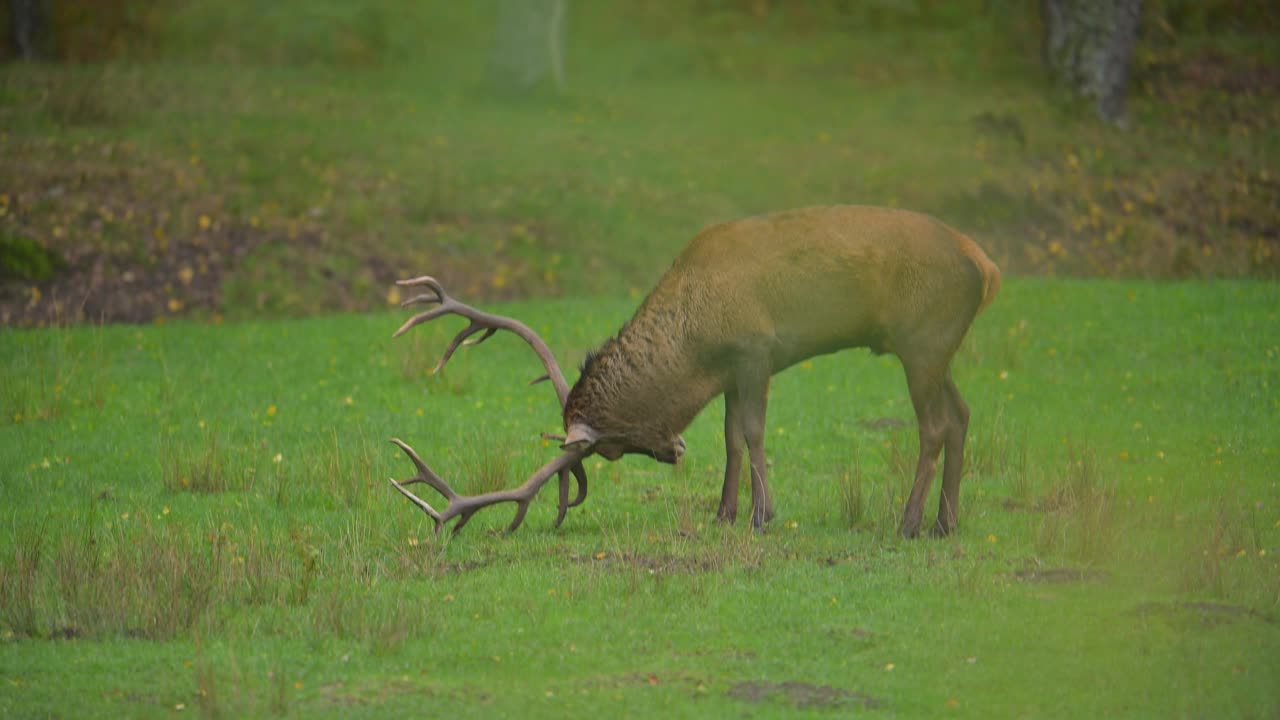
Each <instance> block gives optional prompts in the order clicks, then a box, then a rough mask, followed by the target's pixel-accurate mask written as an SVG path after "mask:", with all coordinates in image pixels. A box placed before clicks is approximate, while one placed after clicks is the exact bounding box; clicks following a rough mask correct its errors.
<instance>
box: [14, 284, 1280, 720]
mask: <svg viewBox="0 0 1280 720" xmlns="http://www.w3.org/2000/svg"><path fill="white" fill-rule="evenodd" d="M423 269H429V268H423ZM631 307H632V303H631V302H630V301H627V300H617V301H613V300H610V301H596V300H593V301H584V300H556V301H541V302H526V303H520V304H514V305H506V306H501V307H500V309H501V310H502V311H503V312H506V313H509V314H511V315H515V316H518V317H521V318H523V319H525V320H526V321H527V322H529V323H530V324H531V326H532V327H534V328H535V329H537V330H538V331H539V332H540V333H542V334H543V336H544V337H545V338H546V339H547V340H548V342H549V343H550V344H551V346H552V348H553V349H554V350H555V351H556V352H557V354H558V355H559V357H560V358H561V359H562V361H563V362H565V363H572V362H573V361H574V360H575V359H576V358H578V357H580V356H581V353H582V352H583V351H585V350H586V349H588V348H590V347H592V346H593V345H594V344H596V343H597V342H599V340H600V339H602V338H603V337H605V336H606V335H607V334H608V333H610V332H612V331H613V330H615V329H616V326H617V325H618V324H620V322H621V321H622V320H623V319H625V317H626V316H627V315H628V314H629V312H630V310H631ZM1278 307H1280V291H1277V288H1276V286H1274V285H1268V284H1261V283H1248V282H1236V283H1217V284H1206V283H1186V284H1152V283H1144V282H1123V283H1118V282H1098V281H1071V280H1020V279H1013V280H1011V281H1010V282H1009V283H1008V285H1007V287H1006V288H1005V290H1004V291H1003V293H1002V294H1001V296H1000V298H999V300H998V302H996V303H995V304H994V305H993V306H992V307H991V309H990V310H989V311H988V312H987V313H986V314H984V315H983V316H982V317H981V318H979V320H978V322H977V323H976V326H975V328H974V331H973V333H972V334H971V337H970V338H969V340H968V341H967V344H966V346H965V348H964V349H963V350H962V352H961V354H960V356H959V357H958V358H957V361H956V376H957V381H958V383H959V384H960V386H961V388H962V390H963V391H964V393H965V395H966V397H967V399H968V401H969V403H970V404H971V406H972V408H973V423H972V427H971V431H970V458H971V461H970V465H969V472H968V473H967V478H966V481H965V484H964V485H963V487H962V508H961V529H960V532H959V534H958V535H957V536H956V537H954V538H953V539H948V540H942V541H929V540H921V541H911V542H908V541H903V540H900V539H899V538H897V536H896V535H895V534H894V530H895V528H896V523H897V520H898V514H899V513H900V512H901V509H902V496H903V494H904V491H905V488H906V483H907V482H908V477H907V476H908V474H909V473H910V465H911V463H912V462H913V460H914V453H915V439H914V420H913V418H912V416H911V409H910V403H909V401H908V399H907V397H906V392H905V384H904V382H903V380H902V378H901V372H900V370H899V369H898V368H897V367H896V366H895V363H894V361H893V360H892V359H891V358H873V357H872V356H870V355H868V354H867V353H865V352H860V353H845V354H841V355H837V356H832V357H826V358H821V359H818V360H815V361H814V362H813V363H812V365H811V366H810V365H802V366H799V367H797V368H794V369H793V370H791V371H789V372H787V373H785V374H783V375H781V376H779V377H778V378H777V379H776V382H775V385H774V388H773V391H772V395H771V398H772V403H771V405H770V422H769V433H770V434H769V443H770V448H769V450H770V459H771V461H772V462H773V472H772V475H771V480H772V487H773V491H774V498H775V505H776V508H777V510H778V512H779V517H778V519H777V520H776V521H775V522H774V523H773V524H772V526H771V527H770V529H769V531H768V532H766V533H764V534H762V535H757V534H753V533H751V532H750V530H749V528H747V527H745V526H737V527H721V526H719V525H716V524H715V523H714V522H713V520H712V518H713V516H714V512H715V507H716V503H717V502H718V498H719V483H720V463H721V462H722V452H723V451H722V447H721V444H720V443H721V441H720V438H719V429H720V427H721V422H720V419H719V417H718V416H719V415H720V413H721V409H720V408H719V407H711V408H708V410H707V411H706V412H705V413H704V414H703V415H702V416H701V417H700V418H699V419H698V420H697V421H696V422H695V424H694V425H693V427H692V428H691V429H690V430H689V431H688V432H687V433H686V438H687V440H688V441H689V446H690V450H689V453H688V454H687V455H686V457H685V459H684V461H683V463H682V465H681V466H680V467H678V468H675V469H671V468H667V467H665V466H660V465H657V464H655V463H646V462H644V461H643V460H639V459H634V458H632V459H628V460H625V461H622V462H620V463H615V464H606V463H602V462H598V461H597V460H594V459H593V460H591V461H589V463H588V470H589V472H590V473H591V480H592V486H591V487H592V491H591V495H590V497H589V498H588V500H587V502H586V504H585V505H583V506H582V507H580V508H576V509H574V510H571V511H570V513H569V516H568V519H567V520H566V522H565V526H564V527H563V528H561V529H560V530H553V529H552V528H551V522H552V520H553V518H554V514H555V507H554V502H553V500H552V497H553V495H554V493H552V492H550V491H549V492H548V493H546V494H545V497H543V498H541V499H540V501H539V502H537V503H535V505H534V507H533V509H532V510H531V511H530V516H529V518H528V520H527V521H526V523H525V525H524V527H523V528H522V529H521V530H520V531H519V532H517V533H515V534H514V535H511V536H504V535H501V534H499V533H496V532H494V531H495V530H496V529H498V528H501V527H503V526H505V524H506V523H507V522H508V521H509V519H510V514H509V513H510V508H509V507H508V506H503V507H499V508H494V509H491V510H488V511H486V512H484V513H481V514H480V515H479V516H477V517H476V519H475V520H474V521H472V523H471V524H470V525H469V526H468V527H467V528H466V529H465V530H464V531H463V533H461V534H460V535H458V536H457V537H454V538H449V537H447V536H444V537H436V536H434V535H433V534H432V532H431V524H430V521H429V520H428V519H427V518H425V517H424V516H423V515H422V514H421V513H419V512H418V511H417V510H415V509H414V508H413V507H411V506H410V505H409V504H408V503H406V502H404V500H403V499H402V498H401V497H400V496H399V495H398V494H397V493H395V492H394V491H393V490H392V489H391V488H390V487H389V486H388V485H387V483H386V478H387V477H392V476H394V477H406V476H408V475H409V474H410V473H411V468H410V467H409V465H408V463H407V462H406V461H405V460H404V459H403V458H402V457H401V456H400V453H399V452H398V451H397V450H396V449H395V448H394V447H392V446H391V445H390V444H388V443H386V439H387V438H389V437H393V436H398V437H402V438H404V439H405V440H406V441H408V442H410V443H411V444H413V445H414V446H415V447H416V448H417V449H418V451H419V452H420V453H421V454H422V455H423V457H424V458H425V459H426V460H427V461H428V462H429V463H430V464H432V466H433V467H434V468H435V469H436V470H437V471H438V472H440V473H441V474H442V475H443V476H444V477H446V478H448V479H449V480H450V481H451V482H453V483H454V484H455V486H457V487H460V488H470V489H471V490H473V491H474V490H477V489H479V487H481V486H482V485H486V484H492V483H493V482H494V476H496V475H499V474H501V475H503V476H504V479H502V480H501V481H500V482H502V484H504V485H505V486H513V485H514V484H516V483H517V482H519V481H521V480H522V479H523V478H524V477H525V476H527V474H528V473H529V472H532V470H533V469H534V468H536V467H537V466H538V465H539V464H541V463H542V462H543V461H544V459H545V458H547V457H549V456H550V455H551V454H553V453H554V452H555V450H554V447H548V446H546V445H545V444H544V443H543V442H542V441H541V440H540V439H538V433H539V432H542V431H554V430H557V429H558V428H557V413H556V411H555V407H554V400H553V397H552V394H551V392H550V391H549V390H548V389H547V388H546V387H545V386H535V387H532V388H529V387H526V386H525V385H524V382H525V381H526V380H527V379H529V378H530V377H531V376H533V375H536V374H537V373H538V368H537V363H536V361H535V360H534V359H533V357H532V354H531V353H530V352H529V351H528V350H527V348H525V347H524V346H522V345H521V344H520V343H519V342H518V341H517V340H515V339H513V338H510V337H505V336H499V337H496V338H494V339H493V340H491V341H490V342H488V343H486V344H485V345H484V346H482V347H478V348H469V349H465V350H463V351H461V352H460V355H459V357H457V358H455V359H454V361H453V362H452V363H451V364H450V366H449V368H448V370H447V371H445V373H443V375H442V376H439V377H434V378H430V377H427V376H425V375H424V374H423V372H422V369H423V368H426V367H429V366H430V365H432V364H433V363H434V361H435V359H436V355H437V354H438V353H439V352H440V351H442V350H443V348H444V345H445V344H446V343H447V341H448V338H449V337H450V332H451V329H452V328H453V325H452V324H450V321H448V320H445V321H440V323H441V324H440V326H438V327H432V326H428V327H426V328H419V329H416V330H415V331H413V333H412V334H411V335H410V336H406V337H404V338H401V339H399V340H396V341H394V342H393V341H392V340H390V332H391V330H393V329H394V328H395V327H396V326H397V325H398V324H399V322H400V320H401V319H402V315H401V314H400V313H394V314H392V313H376V314H366V315H341V316H333V317H327V318H315V319H308V320H295V321H264V322H253V323H247V322H246V323H227V324H193V323H169V324H166V325H164V326H160V327H156V326H152V327H127V326H108V327H93V328H90V327H83V328H69V329H51V330H39V331H16V330H7V331H4V332H3V334H0V376H2V377H3V378H4V383H3V385H0V409H2V410H3V416H2V417H0V467H4V468H5V470H4V476H3V481H2V482H0V508H3V510H0V713H2V714H4V715H6V716H31V715H57V716H78V717H86V716H104V715H110V716H142V717H148V716H164V715H169V714H172V713H173V712H175V711H176V710H178V709H184V710H185V711H189V712H197V713H199V714H200V715H202V716H208V717H236V716H246V715H247V716H264V717H267V716H282V717H294V716H307V717H327V716H335V717H336V716H341V717H350V716H368V717H384V716H386V715H389V714H392V713H396V712H409V713H414V714H422V713H424V712H425V713H428V714H431V713H442V712H446V711H448V712H450V713H451V714H456V715H459V716H484V717H490V716H494V715H517V714H518V715H521V716H583V715H588V714H608V715H610V716H638V715H643V716H652V715H654V714H661V715H664V716H667V715H670V716H722V715H730V714H732V715H739V714H744V713H746V714H758V715H782V714H792V713H801V714H803V713H809V714H814V715H832V714H843V713H846V712H852V711H861V710H863V709H869V711H870V712H875V713H877V714H884V715H900V716H925V715H930V716H936V715H954V716H958V717H960V716H963V717H1007V716H1016V715H1033V716H1068V717H1080V716H1097V717H1102V716H1118V715H1123V716H1149V717H1187V716H1204V715H1212V716H1214V717H1259V716H1262V717H1267V716H1271V715H1274V714H1275V713H1276V712H1277V711H1278V710H1280V698H1278V697H1277V695H1276V693H1275V688H1276V687H1277V686H1280V656H1278V655H1277V654H1276V652H1275V648H1276V647H1277V644H1278V643H1280V625H1278V623H1280V580H1278V578H1280V565H1278V562H1280V560H1278V559H1277V558H1280V506H1277V505H1276V497H1277V492H1276V491H1277V486H1276V482H1277V480H1276V478H1277V476H1276V473H1275V470H1274V468H1275V465H1276V459H1277V458H1276V456H1277V454H1278V453H1280V445H1277V444H1276V439H1275V436H1274V432H1273V429H1274V428H1275V427H1276V426H1277V423H1278V422H1280V402H1278V401H1277V397H1280V395H1278V394H1277V383H1280V375H1277V372H1276V368H1277V367H1278V365H1277V358H1278V357H1280V335H1278V334H1277V332H1276V328H1277V327H1280V325H1278V324H1277V308H1278ZM452 322H453V323H456V322H457V321H456V320H454V321H452ZM885 418H894V419H898V420H905V421H907V423H906V425H897V424H895V423H892V422H886V421H885V420H884V419H885ZM877 421H879V422H877ZM855 490H856V496H857V498H858V499H857V501H856V502H854V500H853V497H854V495H855ZM935 498H936V488H935ZM871 708H874V709H871Z"/></svg>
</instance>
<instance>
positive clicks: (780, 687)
mask: <svg viewBox="0 0 1280 720" xmlns="http://www.w3.org/2000/svg"><path fill="white" fill-rule="evenodd" d="M725 694H726V695H728V696H729V697H731V698H733V699H735V700H742V701H744V702H750V703H760V702H774V701H782V702H786V703H788V704H790V705H791V706H792V707H795V708H798V709H802V710H814V709H830V708H850V707H860V708H864V709H867V710H871V709H875V708H878V707H880V706H881V705H883V703H882V702H881V701H880V700H877V699H876V698H873V697H871V696H870V695H865V694H863V693H860V692H854V691H853V690H846V689H844V688H838V687H832V686H830V685H814V684H812V683H807V682H800V681H797V680H788V681H786V682H780V683H774V682H755V681H752V682H741V683H738V684H737V685H734V686H733V687H731V688H729V690H728V691H727V692H726V693H725Z"/></svg>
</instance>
